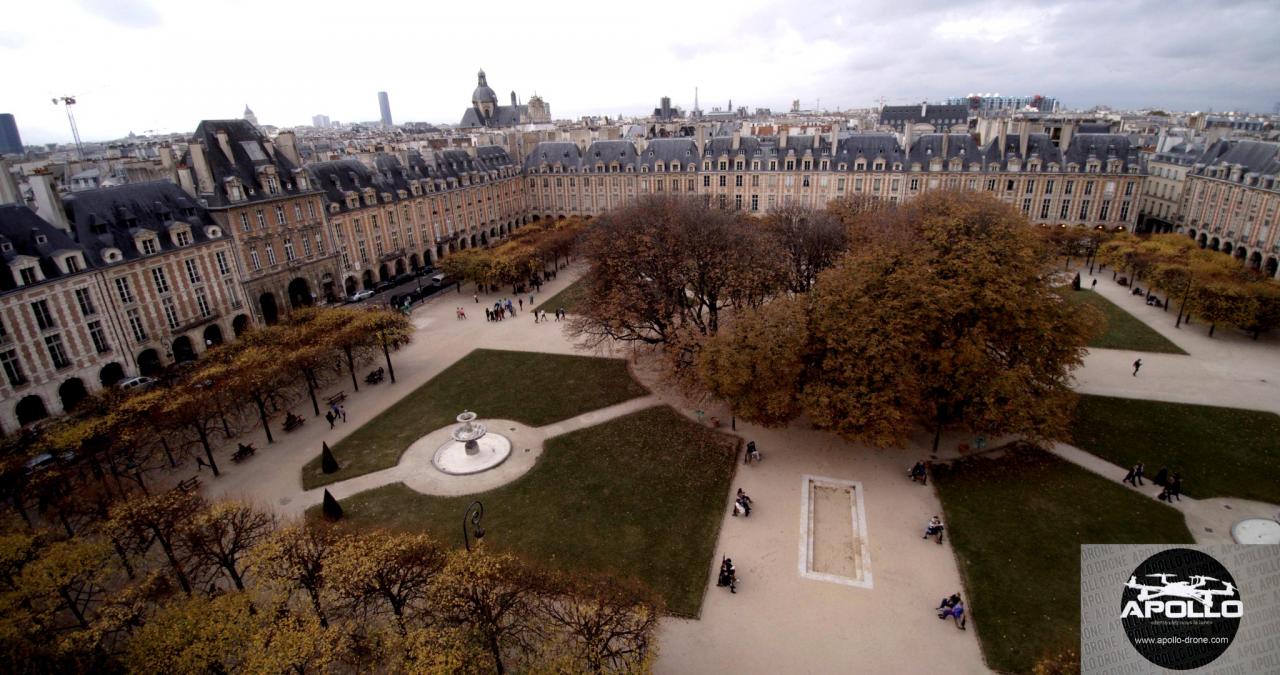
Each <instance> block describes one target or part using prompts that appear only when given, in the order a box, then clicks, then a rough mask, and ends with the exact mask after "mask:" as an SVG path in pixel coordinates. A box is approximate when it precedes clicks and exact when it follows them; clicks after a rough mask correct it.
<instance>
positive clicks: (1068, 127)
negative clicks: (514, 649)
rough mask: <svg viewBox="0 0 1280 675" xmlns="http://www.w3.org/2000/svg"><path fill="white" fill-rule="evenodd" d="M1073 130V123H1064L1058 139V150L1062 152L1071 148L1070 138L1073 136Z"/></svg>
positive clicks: (1074, 127) (1074, 124) (1074, 125)
mask: <svg viewBox="0 0 1280 675" xmlns="http://www.w3.org/2000/svg"><path fill="white" fill-rule="evenodd" d="M1075 130H1076V123H1075V122H1066V123H1064V124H1063V125H1062V134H1061V135H1060V136H1059V137H1058V148H1059V149H1060V150H1062V151H1063V152H1066V151H1067V148H1069V147H1071V136H1072V135H1074V134H1075Z"/></svg>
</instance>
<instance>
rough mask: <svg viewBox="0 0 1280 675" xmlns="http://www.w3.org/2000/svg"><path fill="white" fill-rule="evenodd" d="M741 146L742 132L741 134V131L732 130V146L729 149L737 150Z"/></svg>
mask: <svg viewBox="0 0 1280 675" xmlns="http://www.w3.org/2000/svg"><path fill="white" fill-rule="evenodd" d="M741 145H742V132H741V131H739V130H737V129H734V130H733V145H731V146H730V147H731V148H732V149H734V150H737V149H738V148H739V147H740V146H741Z"/></svg>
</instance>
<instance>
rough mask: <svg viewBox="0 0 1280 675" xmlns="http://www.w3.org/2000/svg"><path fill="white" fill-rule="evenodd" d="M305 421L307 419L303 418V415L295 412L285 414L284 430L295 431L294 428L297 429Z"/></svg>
mask: <svg viewBox="0 0 1280 675" xmlns="http://www.w3.org/2000/svg"><path fill="white" fill-rule="evenodd" d="M305 422H306V420H304V419H302V416H301V415H294V414H288V415H285V418H284V430H285V431H293V430H294V429H297V428H298V427H300V426H302V425H303V424H304V423H305Z"/></svg>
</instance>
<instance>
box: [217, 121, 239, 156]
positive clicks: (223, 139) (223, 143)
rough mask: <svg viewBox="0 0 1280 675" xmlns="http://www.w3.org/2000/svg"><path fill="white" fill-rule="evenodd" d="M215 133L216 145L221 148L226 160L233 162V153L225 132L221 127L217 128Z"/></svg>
mask: <svg viewBox="0 0 1280 675" xmlns="http://www.w3.org/2000/svg"><path fill="white" fill-rule="evenodd" d="M217 135H218V147H220V148H222V154H224V155H226V156H227V161H228V162H231V163H232V164H234V163H235V161H236V157H235V155H233V154H231V140H230V139H229V138H228V137H227V132H226V131H224V130H222V129H219V130H218V132H217Z"/></svg>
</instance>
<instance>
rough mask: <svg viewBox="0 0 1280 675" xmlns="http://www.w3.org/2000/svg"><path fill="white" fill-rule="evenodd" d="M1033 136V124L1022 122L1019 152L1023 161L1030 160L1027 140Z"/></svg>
mask: <svg viewBox="0 0 1280 675" xmlns="http://www.w3.org/2000/svg"><path fill="white" fill-rule="evenodd" d="M1030 136H1031V122H1028V121H1027V120H1022V121H1021V122H1019V123H1018V152H1021V153H1022V159H1023V160H1024V161H1025V160H1027V159H1028V158H1030V156H1031V153H1029V152H1027V139H1028V138H1029V137H1030Z"/></svg>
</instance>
